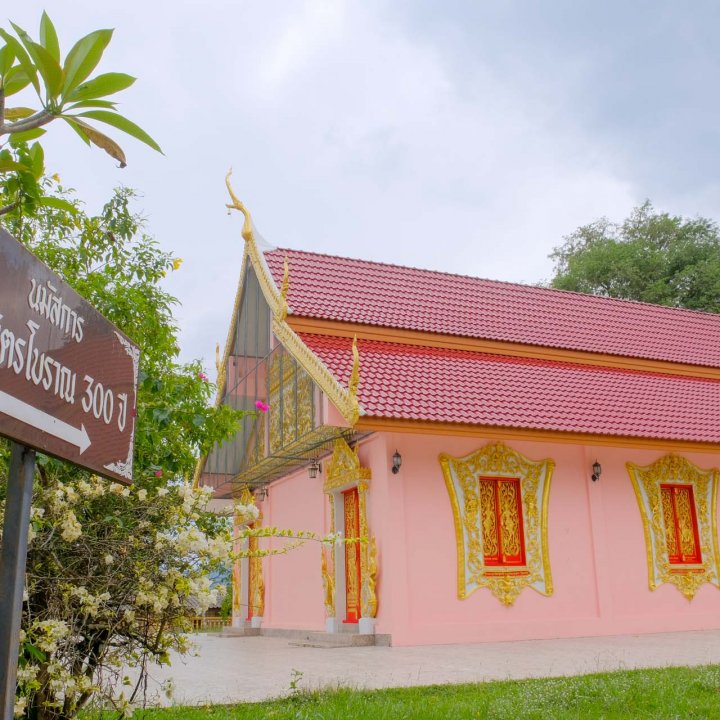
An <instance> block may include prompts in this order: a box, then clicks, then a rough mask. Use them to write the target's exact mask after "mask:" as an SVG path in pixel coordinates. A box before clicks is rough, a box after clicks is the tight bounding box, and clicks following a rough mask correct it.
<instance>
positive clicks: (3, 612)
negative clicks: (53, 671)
mask: <svg viewBox="0 0 720 720" xmlns="http://www.w3.org/2000/svg"><path fill="white" fill-rule="evenodd" d="M34 471H35V451H34V450H31V449H30V448H28V447H24V446H23V445H18V444H17V443H11V455H10V472H9V474H8V491H7V500H6V503H5V520H4V523H3V535H2V550H0V709H2V715H1V716H0V717H2V720H12V717H13V714H14V713H13V709H14V706H15V685H16V683H17V659H18V647H19V642H20V617H21V614H22V602H23V590H24V588H25V561H26V560H27V539H28V529H29V527H30V504H31V503H32V492H33V474H34Z"/></svg>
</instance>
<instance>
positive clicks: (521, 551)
mask: <svg viewBox="0 0 720 720" xmlns="http://www.w3.org/2000/svg"><path fill="white" fill-rule="evenodd" d="M480 513H481V516H482V538H483V556H484V560H485V565H488V566H496V567H512V566H523V565H525V564H526V563H525V540H524V536H523V513H522V501H521V497H520V480H519V479H518V478H504V477H503V478H494V477H481V478H480Z"/></svg>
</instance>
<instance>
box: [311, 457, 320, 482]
mask: <svg viewBox="0 0 720 720" xmlns="http://www.w3.org/2000/svg"><path fill="white" fill-rule="evenodd" d="M319 472H322V465H320V463H319V462H318V459H317V458H313V461H312V462H311V463H310V465H309V466H308V476H309V477H310V479H311V480H314V479H315V478H316V477H317V474H318V473H319Z"/></svg>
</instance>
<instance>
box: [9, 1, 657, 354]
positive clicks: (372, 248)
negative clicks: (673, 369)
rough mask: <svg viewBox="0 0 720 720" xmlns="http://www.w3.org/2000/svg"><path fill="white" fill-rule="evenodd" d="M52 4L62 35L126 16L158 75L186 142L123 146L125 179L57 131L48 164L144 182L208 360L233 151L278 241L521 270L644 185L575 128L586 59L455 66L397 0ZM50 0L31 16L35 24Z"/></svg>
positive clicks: (124, 28)
mask: <svg viewBox="0 0 720 720" xmlns="http://www.w3.org/2000/svg"><path fill="white" fill-rule="evenodd" d="M46 4H47V5H48V6H49V8H48V9H49V10H50V12H51V14H52V15H53V16H54V17H55V19H56V21H57V23H58V25H59V26H61V29H62V31H63V32H62V33H61V37H72V38H73V39H75V38H76V37H77V35H78V34H79V32H80V31H89V30H91V29H94V28H95V27H99V26H101V25H107V24H117V26H118V33H117V34H116V38H115V40H114V42H113V47H114V53H115V54H114V55H113V56H112V59H113V62H112V63H111V64H112V69H121V70H125V69H127V68H128V67H130V68H131V69H130V71H131V72H135V73H136V74H137V75H138V76H139V77H140V80H139V82H138V84H137V86H136V87H134V88H132V89H131V90H130V91H128V92H127V93H125V96H126V98H124V101H125V102H126V110H127V112H128V114H129V115H131V116H132V117H133V119H135V120H137V121H138V122H139V123H140V124H141V125H143V126H144V127H146V128H147V129H148V130H150V131H151V132H152V133H153V134H154V135H155V136H156V137H157V139H158V140H159V142H160V143H161V145H163V147H164V149H165V150H166V153H167V158H159V157H156V156H154V154H152V153H151V152H150V151H146V150H145V149H144V148H142V147H140V146H139V145H138V144H137V143H134V142H133V141H127V143H125V142H123V144H124V145H126V146H127V147H126V149H127V150H128V156H129V159H130V166H129V168H128V169H127V171H123V173H122V174H119V173H118V172H117V171H116V170H115V169H114V168H113V167H112V163H111V162H108V159H107V158H105V157H102V156H101V154H100V153H99V152H98V151H93V152H92V153H91V152H89V151H86V150H85V148H84V147H82V146H81V145H80V144H79V143H76V142H75V141H74V139H73V138H72V137H69V136H61V135H60V134H59V133H57V138H56V137H55V135H56V133H55V130H54V129H51V132H50V133H49V135H48V138H50V136H53V139H52V140H49V142H48V150H49V153H48V157H49V165H50V166H51V167H52V168H53V169H55V168H59V169H61V171H62V172H63V175H64V176H65V177H66V178H67V179H68V180H69V181H70V182H71V184H73V185H75V186H76V187H78V188H79V190H80V192H81V193H82V194H83V195H85V196H88V197H90V198H91V200H93V201H95V202H98V201H99V200H100V199H101V198H102V197H103V196H104V195H106V194H107V192H108V191H109V188H110V187H112V184H114V183H115V182H118V181H119V180H123V181H124V182H126V183H128V184H130V185H133V186H136V187H138V188H140V189H141V190H143V192H144V195H145V198H144V203H143V206H144V208H145V210H146V212H147V214H148V215H149V216H150V220H151V230H152V232H153V233H154V234H155V235H156V236H157V237H158V239H159V240H160V241H161V243H162V244H163V246H164V247H167V248H173V249H174V250H175V251H176V254H177V255H179V256H181V257H183V258H184V260H185V263H184V265H183V267H182V269H181V270H180V272H179V273H176V274H174V275H173V277H172V278H171V279H170V281H169V287H170V289H171V291H173V292H174V293H176V294H177V295H178V296H179V297H180V299H181V300H182V302H183V308H182V309H181V311H180V313H179V316H178V317H179V320H180V323H181V327H182V333H183V334H182V339H183V346H184V354H185V356H186V357H197V356H200V355H204V356H205V358H206V359H207V360H208V363H207V364H208V365H212V359H213V358H214V347H215V342H216V341H217V340H221V341H222V340H224V338H225V333H226V330H227V323H228V318H229V314H230V311H231V308H232V301H233V298H234V293H235V285H236V282H237V277H238V274H239V270H240V258H241V250H242V248H241V241H240V224H241V223H240V218H239V217H234V218H232V219H229V218H227V216H226V214H225V209H224V203H225V201H226V198H225V190H224V186H223V178H224V174H225V172H226V170H227V167H228V166H230V165H233V166H234V168H235V175H234V185H235V188H236V190H237V192H238V194H239V195H240V196H241V197H242V198H243V199H244V201H245V202H246V203H247V204H248V206H249V207H250V208H251V209H252V211H253V215H254V218H255V221H256V224H257V226H258V228H259V229H260V231H261V232H262V233H263V235H264V236H265V237H266V238H267V239H268V240H269V241H270V242H272V243H273V244H276V245H281V246H283V245H291V246H293V247H297V248H302V249H307V250H316V251H322V252H330V253H334V254H339V255H349V256H355V257H364V258H368V259H376V260H381V261H389V262H398V263H403V264H409V265H414V266H419V267H431V268H436V269H439V270H446V271H451V272H461V273H467V274H478V275H481V276H485V277H492V278H498V279H509V280H522V281H537V280H540V279H542V278H546V277H548V276H549V274H550V264H549V261H548V260H547V258H546V256H547V254H548V252H549V251H550V249H551V248H552V246H553V245H555V244H557V243H558V242H559V241H560V239H561V236H562V235H563V234H566V233H568V232H571V231H572V230H573V229H574V228H575V227H577V226H578V225H580V224H582V223H586V222H588V221H590V220H592V219H594V218H595V217H597V216H599V215H604V214H607V215H610V216H612V217H622V216H623V215H624V214H625V213H627V211H628V210H629V209H630V207H631V206H632V204H633V203H634V202H637V201H638V200H642V199H643V197H644V194H643V192H642V191H640V190H638V189H637V188H634V187H633V186H632V185H631V183H630V182H629V181H628V180H627V179H626V176H625V174H624V172H623V169H624V168H625V167H626V166H627V163H628V160H627V158H626V156H625V151H624V149H622V148H610V147H602V146H599V145H598V143H597V141H596V139H595V138H594V137H591V136H590V137H589V136H586V135H584V134H583V132H582V128H580V127H578V126H577V125H576V123H575V121H574V116H573V113H572V103H571V98H569V97H568V96H567V93H568V92H569V88H572V87H574V86H575V84H576V82H577V78H576V74H577V69H576V68H575V69H573V70H572V71H569V72H568V76H569V77H570V78H571V79H570V80H568V82H565V81H564V79H563V78H562V77H554V78H552V79H549V80H548V83H547V86H543V87H538V86H537V84H536V82H537V78H536V76H535V75H534V74H533V73H528V72H527V71H526V68H522V67H518V68H516V72H514V71H512V68H511V70H510V71H508V66H507V64H505V65H498V64H496V63H494V62H493V57H492V56H488V57H484V56H483V50H482V47H478V48H477V49H476V51H475V54H474V55H473V56H472V57H468V58H467V62H466V63H463V62H460V61H458V58H457V57H455V56H453V61H452V62H450V61H449V60H448V54H449V53H450V52H451V50H452V51H453V52H454V50H455V49H454V48H449V47H448V46H447V45H443V44H442V42H434V43H431V42H430V41H429V40H428V39H427V38H425V39H420V38H418V37H417V36H416V35H413V34H411V33H410V32H409V31H408V29H407V27H406V26H404V25H402V24H399V23H398V21H396V20H393V19H391V18H390V17H389V16H388V15H387V14H386V13H385V9H386V8H387V7H388V6H387V5H385V4H383V3H382V2H361V1H360V0H356V1H355V2H350V1H348V2H339V1H338V2H334V1H332V0H328V1H327V2H321V1H320V0H308V1H307V2H304V3H296V2H263V3H235V2H220V0H208V1H207V2H205V3H202V4H199V3H196V4H187V3H174V4H171V3H167V2H163V3H159V4H157V5H156V4H154V3H147V2H145V3H140V2H139V0H128V2H126V3H124V4H123V5H122V6H119V5H118V6H115V5H112V6H110V5H107V6H104V5H103V4H90V3H89V2H86V1H84V2H83V3H82V7H83V12H79V8H76V7H75V3H74V4H73V11H72V12H70V10H69V9H68V7H67V4H66V3H65V2H60V1H59V0H48V2H47V3H46ZM77 4H78V6H80V5H81V3H80V2H78V3H77ZM40 8H41V5H40V3H39V2H38V0H31V2H29V3H28V4H27V7H23V9H22V12H21V13H18V15H23V17H24V18H25V19H24V20H23V22H25V24H26V25H30V26H34V25H35V24H36V18H39V15H40ZM76 10H77V12H76ZM439 11H440V10H439ZM138 18H141V20H139V19H138ZM509 42H510V39H509ZM501 68H502V69H501ZM61 137H62V139H60V138H61Z"/></svg>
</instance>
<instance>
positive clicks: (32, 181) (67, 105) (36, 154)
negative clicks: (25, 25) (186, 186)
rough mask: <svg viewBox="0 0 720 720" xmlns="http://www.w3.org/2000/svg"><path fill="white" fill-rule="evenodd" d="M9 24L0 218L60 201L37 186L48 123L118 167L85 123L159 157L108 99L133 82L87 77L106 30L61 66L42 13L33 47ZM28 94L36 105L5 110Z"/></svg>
mask: <svg viewBox="0 0 720 720" xmlns="http://www.w3.org/2000/svg"><path fill="white" fill-rule="evenodd" d="M11 25H12V28H13V31H14V34H13V33H11V32H8V31H7V30H5V29H3V28H0V38H2V40H4V42H5V44H4V45H2V46H1V47H0V189H1V190H2V192H3V195H4V196H5V197H6V202H5V203H4V204H3V205H0V216H1V215H3V214H5V213H8V212H10V211H12V210H13V209H14V208H16V207H17V206H18V204H26V205H29V206H34V205H37V204H43V203H44V204H55V205H56V206H59V205H61V204H62V203H63V202H64V201H63V199H62V198H57V197H51V196H50V197H49V196H47V195H45V194H44V193H43V192H42V183H41V182H40V179H41V178H42V177H43V173H44V171H45V161H44V152H43V148H42V145H41V144H40V143H39V142H37V138H39V137H41V136H42V135H43V134H44V133H45V129H44V127H45V126H46V125H48V124H49V123H51V122H53V121H54V120H57V119H59V120H62V121H64V122H65V123H67V124H68V125H69V126H70V127H71V128H72V129H73V130H74V131H75V132H76V133H77V135H78V136H79V137H80V139H81V140H82V141H83V142H85V143H86V144H87V145H90V144H91V143H92V144H93V145H96V146H97V147H100V148H102V149H103V150H105V152H107V153H108V154H109V155H111V156H112V157H113V158H115V159H116V160H117V161H118V162H119V163H120V167H125V165H126V162H127V160H126V158H125V153H124V151H123V149H122V148H121V147H120V145H118V143H117V142H115V141H114V140H113V139H112V138H110V137H108V136H107V135H105V134H103V133H102V132H100V131H99V130H98V129H97V127H95V125H93V124H92V123H89V122H88V120H91V121H94V122H100V123H104V124H106V125H110V126H112V127H114V128H116V129H118V130H120V131H122V132H124V133H126V134H128V135H131V136H132V137H134V138H137V139H138V140H140V141H141V142H144V143H145V144H147V145H149V146H150V147H152V148H153V149H154V150H157V151H158V152H162V151H161V150H160V146H159V145H158V144H157V143H156V142H155V141H154V140H153V139H152V138H151V137H150V136H149V135H148V134H147V133H146V132H145V131H144V130H143V129H142V128H140V127H138V126H137V125H136V124H135V123H133V122H131V121H130V120H128V119H127V118H126V117H124V116H122V115H121V114H120V113H118V112H117V109H116V104H115V103H114V102H113V101H111V100H108V99H107V98H108V97H109V96H111V95H114V94H115V93H118V92H120V91H122V90H125V89H127V88H129V87H130V86H131V85H132V84H133V83H134V82H135V78H134V77H132V76H130V75H127V74H125V73H117V72H108V73H102V74H100V75H95V76H94V77H90V76H91V75H92V73H93V71H94V70H95V68H96V67H97V65H98V63H99V62H100V60H101V59H102V56H103V53H104V52H105V49H106V48H107V46H108V44H109V43H110V40H111V39H112V34H113V31H112V30H96V31H94V32H91V33H90V34H88V35H86V36H85V37H83V38H81V39H80V40H78V41H77V42H76V43H75V44H74V45H73V47H72V48H71V49H70V51H69V52H68V54H67V55H66V56H65V59H64V60H61V54H60V42H59V40H58V36H57V32H56V31H55V26H54V25H53V23H52V22H51V20H50V18H49V17H48V15H47V13H43V14H42V19H41V21H40V34H39V40H38V41H35V40H33V39H32V38H31V37H30V35H29V34H28V33H27V32H25V30H23V29H22V28H21V27H19V26H18V25H16V24H15V23H11ZM26 88H27V89H30V88H32V90H34V92H35V95H36V96H37V101H38V102H39V107H27V106H25V105H23V104H17V105H14V106H13V107H10V106H8V104H7V100H8V98H10V97H13V96H15V95H17V94H18V93H20V92H22V91H23V90H25V89H26ZM32 104H33V105H35V104H36V103H35V102H33V103H32ZM3 138H6V140H5V141H4V142H3ZM28 143H31V144H30V145H28Z"/></svg>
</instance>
